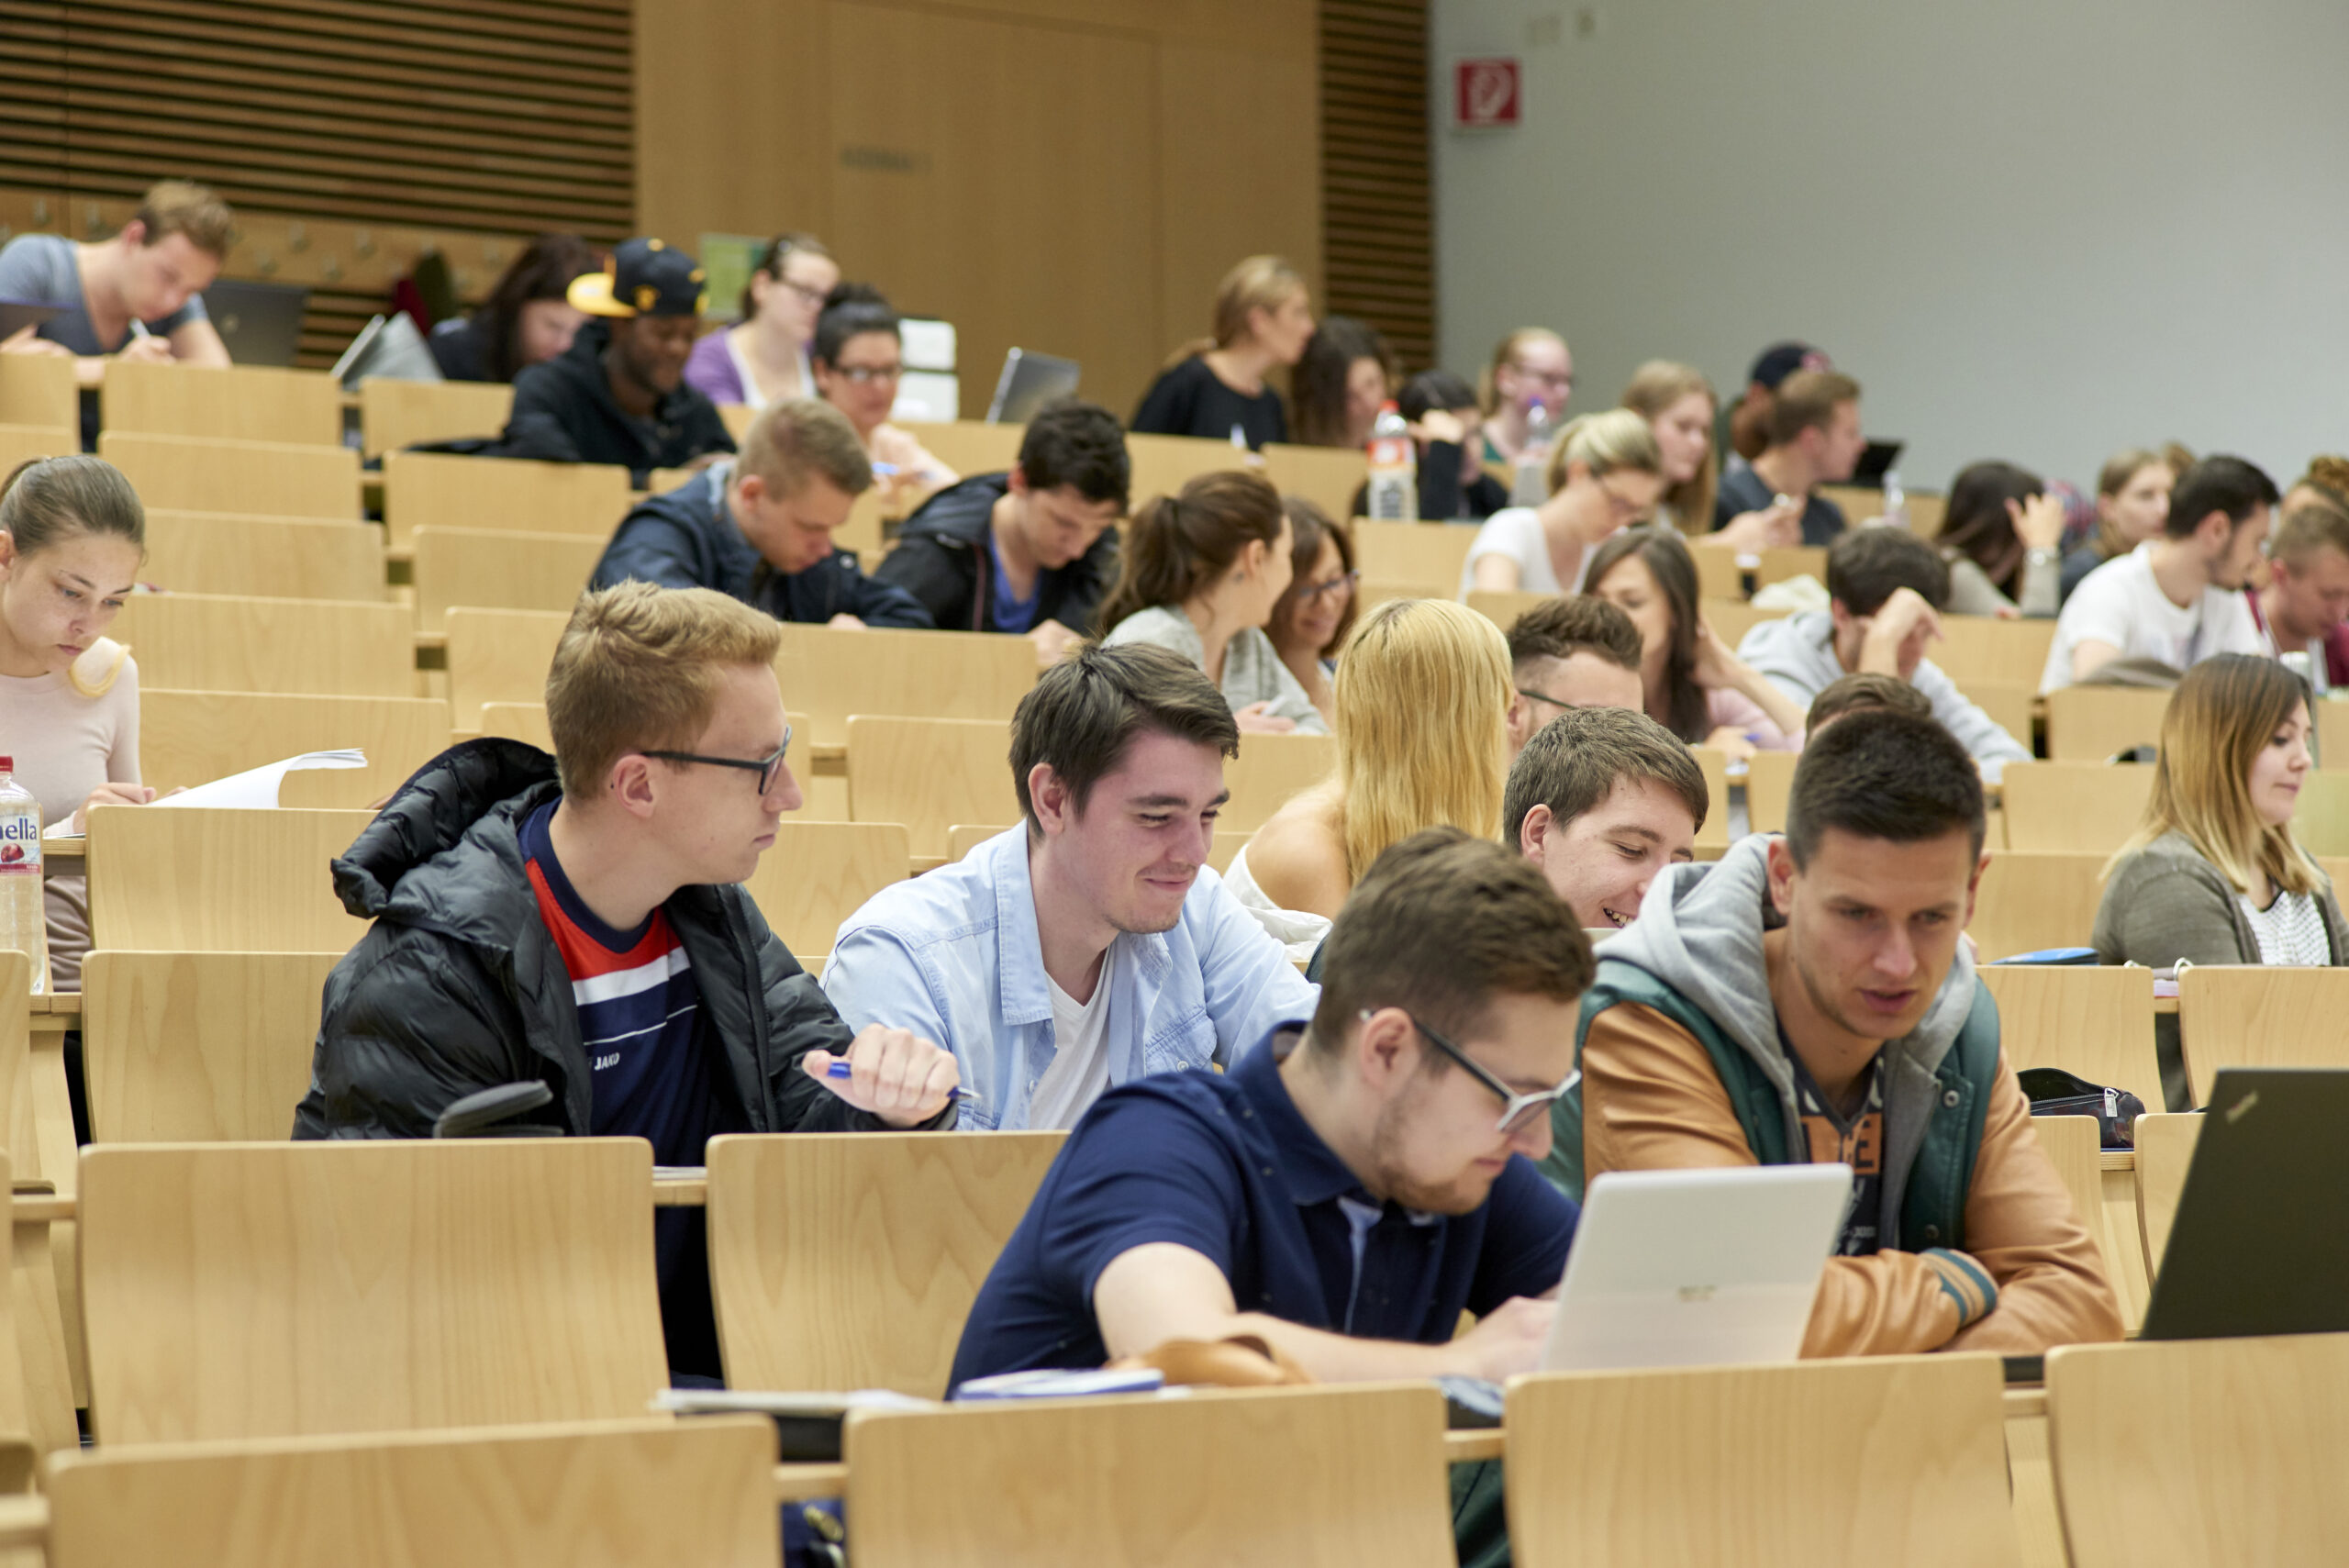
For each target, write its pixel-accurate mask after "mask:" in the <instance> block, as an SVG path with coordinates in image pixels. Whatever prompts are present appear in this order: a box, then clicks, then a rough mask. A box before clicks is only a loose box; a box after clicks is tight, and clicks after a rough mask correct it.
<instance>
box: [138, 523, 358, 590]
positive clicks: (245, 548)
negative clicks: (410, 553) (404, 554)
mask: <svg viewBox="0 0 2349 1568" xmlns="http://www.w3.org/2000/svg"><path fill="white" fill-rule="evenodd" d="M139 578H140V580H141V581H143V582H149V583H153V584H157V585H158V586H160V587H161V588H163V589H165V590H166V591H168V592H170V593H173V594H234V595H245V596H247V597H250V598H257V599H337V600H343V601H349V602H357V603H362V604H380V603H382V602H383V601H384V599H386V598H388V597H389V596H390V595H388V594H387V593H386V592H385V591H384V530H383V529H381V528H376V527H374V526H373V525H372V524H369V523H358V522H336V521H334V520H332V519H330V518H316V517H238V516H235V515H233V514H230V513H226V512H166V511H161V510H158V509H156V508H153V507H150V508H149V509H148V512H147V560H146V562H145V563H144V564H143V565H141V566H140V567H139Z"/></svg>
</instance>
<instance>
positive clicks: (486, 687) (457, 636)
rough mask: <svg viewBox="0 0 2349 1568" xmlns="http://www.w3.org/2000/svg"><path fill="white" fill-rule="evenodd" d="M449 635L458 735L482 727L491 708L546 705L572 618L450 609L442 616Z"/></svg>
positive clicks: (451, 689)
mask: <svg viewBox="0 0 2349 1568" xmlns="http://www.w3.org/2000/svg"><path fill="white" fill-rule="evenodd" d="M441 624H442V626H443V628H445V629H446V631H447V633H448V639H449V647H448V659H449V712H450V716H451V720H452V721H453V722H454V724H455V725H456V727H457V728H459V729H473V728H479V726H480V724H481V713H482V707H483V705H484V704H487V703H535V704H540V705H544V703H545V702H546V696H547V670H548V668H549V667H550V666H551V665H552V664H553V663H554V651H555V645H556V644H557V643H559V642H561V641H562V628H564V627H566V626H568V625H570V624H571V617H570V616H569V615H568V614H563V613H558V612H555V611H551V610H488V609H472V608H465V609H450V610H444V611H443V612H441Z"/></svg>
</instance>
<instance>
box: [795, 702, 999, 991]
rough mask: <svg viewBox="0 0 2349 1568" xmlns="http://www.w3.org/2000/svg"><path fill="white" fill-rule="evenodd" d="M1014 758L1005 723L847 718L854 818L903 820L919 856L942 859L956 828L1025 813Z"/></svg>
mask: <svg viewBox="0 0 2349 1568" xmlns="http://www.w3.org/2000/svg"><path fill="white" fill-rule="evenodd" d="M1010 756H1011V726H1010V724H1009V723H1008V722H1006V721H1004V720H999V719H985V718H888V717H874V716H871V715H865V714H859V715H858V716H857V717H853V718H852V719H850V720H849V721H848V810H849V816H850V817H851V818H852V820H854V821H856V822H859V823H872V822H896V823H901V824H903V825H904V827H905V828H906V832H907V849H908V850H909V851H911V852H912V853H914V854H917V855H923V856H942V855H944V854H945V853H946V830H947V829H948V828H951V827H952V826H953V825H954V824H955V823H957V822H967V821H970V820H971V819H973V818H974V817H978V818H985V819H988V820H1003V819H1007V818H1010V817H1018V816H1019V794H1018V792H1017V791H1016V790H1015V789H1014V788H1013V786H1012V781H1011V764H1010V761H1009V759H1010ZM827 945H829V944H827Z"/></svg>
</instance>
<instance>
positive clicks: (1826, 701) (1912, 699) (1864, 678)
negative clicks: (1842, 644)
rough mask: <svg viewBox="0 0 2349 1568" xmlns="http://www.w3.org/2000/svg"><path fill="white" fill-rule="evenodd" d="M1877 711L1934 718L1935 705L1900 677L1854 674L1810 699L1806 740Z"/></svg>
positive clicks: (1805, 721) (1833, 682) (1840, 678)
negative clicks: (1843, 720) (1846, 717)
mask: <svg viewBox="0 0 2349 1568" xmlns="http://www.w3.org/2000/svg"><path fill="white" fill-rule="evenodd" d="M1876 708H1890V709H1891V710H1892V711H1893V712H1895V713H1905V714H1907V715H1909V717H1912V718H1931V717H1933V705H1932V702H1931V701H1930V700H1929V699H1928V698H1927V697H1926V695H1925V694H1924V693H1922V692H1920V691H1919V690H1918V689H1917V688H1916V687H1914V686H1912V685H1910V684H1909V683H1908V682H1906V681H1904V680H1902V679H1901V678H1900V677H1899V676H1898V675H1887V674H1886V673H1883V672H1882V671H1879V670H1855V671H1854V672H1853V673H1850V674H1848V675H1838V676H1837V677H1836V678H1835V679H1833V680H1831V681H1830V682H1828V683H1827V686H1826V689H1825V690H1823V691H1821V692H1820V694H1819V695H1817V696H1815V697H1813V698H1811V699H1810V711H1809V713H1807V714H1805V715H1804V716H1803V738H1804V740H1806V741H1807V740H1809V738H1810V737H1811V736H1813V735H1816V734H1818V733H1819V732H1820V730H1822V729H1824V728H1827V727H1828V726H1829V725H1831V724H1832V723H1834V722H1835V721H1836V720H1837V719H1839V718H1842V717H1843V716H1844V715H1846V714H1853V713H1865V712H1868V711H1870V710H1872V709H1876Z"/></svg>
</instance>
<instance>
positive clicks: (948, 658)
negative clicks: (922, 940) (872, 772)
mask: <svg viewBox="0 0 2349 1568" xmlns="http://www.w3.org/2000/svg"><path fill="white" fill-rule="evenodd" d="M774 668H775V677H776V679H778V680H780V681H781V682H782V683H783V698H784V701H785V703H787V704H789V705H790V706H791V709H792V711H793V712H795V713H805V714H807V720H808V725H809V728H810V729H811V731H812V733H811V734H810V735H809V737H808V739H809V740H813V741H814V742H815V743H816V744H817V745H818V746H841V745H845V744H847V742H848V720H849V716H850V715H851V714H874V715H883V714H885V715H889V716H891V717H899V718H990V719H1007V720H1008V719H1009V718H1010V717H1011V710H1012V709H1013V708H1015V707H1017V706H1019V699H1020V698H1021V697H1023V696H1026V695H1028V693H1029V691H1030V689H1031V688H1032V687H1034V685H1035V684H1036V650H1035V647H1034V645H1033V644H1031V643H1030V641H1029V640H1028V639H1026V638H1024V637H1012V636H992V635H981V634H979V633H976V632H968V631H881V630H871V629H868V630H862V631H836V630H834V629H833V628H829V627H822V626H798V625H792V624H788V623H786V624H785V627H784V628H783V651H782V652H781V653H780V654H779V655H777V657H776V659H775V667H774ZM544 678H545V671H544V669H543V667H541V669H540V680H541V682H543V680H544ZM1006 776H1007V777H1008V764H1007V773H1006ZM970 815H971V814H970V812H969V811H967V810H966V811H964V812H963V815H962V817H960V818H950V820H965V821H967V820H968V819H969V817H970ZM940 827H941V831H942V830H943V828H944V824H943V823H941V824H940ZM915 852H916V853H922V852H924V851H920V850H918V849H917V850H916V851H915ZM929 852H931V853H936V852H938V851H929Z"/></svg>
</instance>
